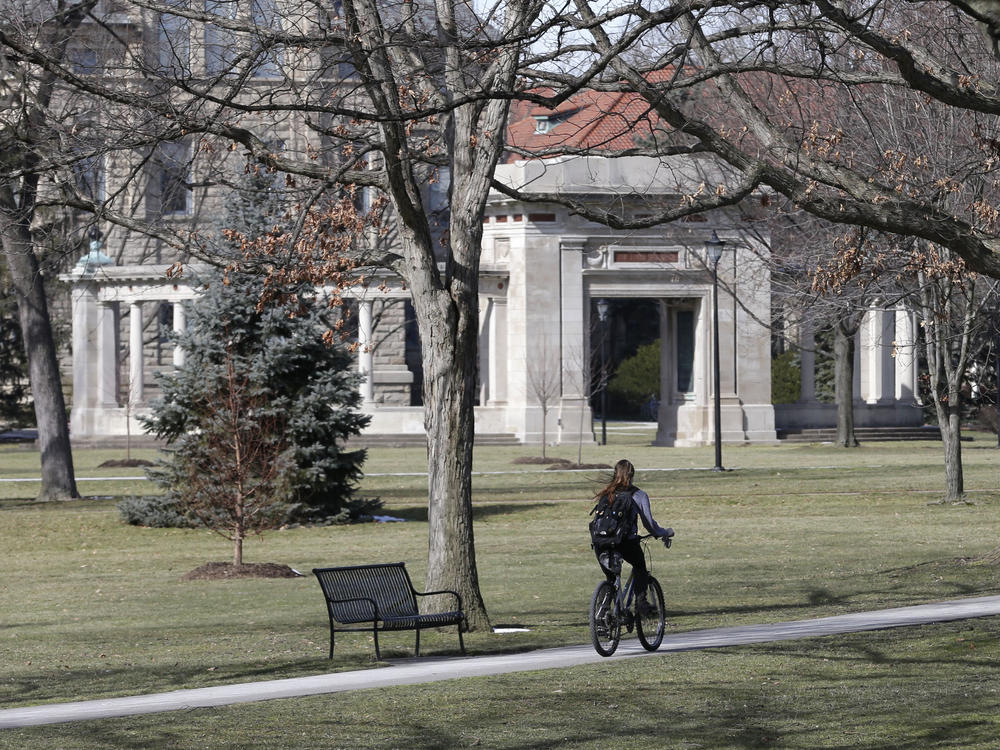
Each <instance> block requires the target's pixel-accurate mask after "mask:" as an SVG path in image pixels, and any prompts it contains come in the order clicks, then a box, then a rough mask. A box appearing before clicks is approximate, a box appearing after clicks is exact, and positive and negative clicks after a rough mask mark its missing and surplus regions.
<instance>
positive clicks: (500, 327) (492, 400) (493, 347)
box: [488, 297, 507, 406]
mask: <svg viewBox="0 0 1000 750" xmlns="http://www.w3.org/2000/svg"><path fill="white" fill-rule="evenodd" d="M489 338H490V353H489V358H490V359H489V402H488V405H490V406H499V405H502V404H506V403H507V298H506V297H490V320H489Z"/></svg>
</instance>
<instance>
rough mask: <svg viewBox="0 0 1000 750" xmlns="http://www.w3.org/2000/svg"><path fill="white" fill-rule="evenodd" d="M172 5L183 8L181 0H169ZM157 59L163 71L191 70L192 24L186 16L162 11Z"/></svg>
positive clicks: (158, 30) (186, 71)
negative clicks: (182, 16)
mask: <svg viewBox="0 0 1000 750" xmlns="http://www.w3.org/2000/svg"><path fill="white" fill-rule="evenodd" d="M168 2H170V4H171V5H174V6H176V7H178V8H183V7H184V6H185V3H183V2H181V1H180V0H173V2H171V0H168ZM157 34H158V44H157V54H158V57H159V59H158V60H157V62H158V64H159V67H160V69H161V70H163V71H167V72H170V73H174V74H176V73H190V72H191V24H190V22H189V21H188V20H187V19H186V18H181V17H180V16H174V15H171V14H169V13H161V14H160V17H159V21H158V28H157Z"/></svg>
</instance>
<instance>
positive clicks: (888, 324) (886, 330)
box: [860, 310, 895, 404]
mask: <svg viewBox="0 0 1000 750" xmlns="http://www.w3.org/2000/svg"><path fill="white" fill-rule="evenodd" d="M861 326H862V330H861V334H862V335H861V341H860V348H861V357H860V359H861V366H862V368H863V370H864V371H863V373H862V388H863V389H864V392H863V393H862V398H863V399H864V400H865V401H866V402H867V403H869V404H886V403H890V402H892V400H893V393H894V389H895V386H894V382H893V381H894V379H895V368H894V366H893V364H892V347H891V346H890V343H891V342H892V340H893V339H894V338H895V329H894V323H893V319H892V317H891V316H890V311H888V310H869V311H868V312H867V313H866V314H865V317H864V321H863V322H862V324H861Z"/></svg>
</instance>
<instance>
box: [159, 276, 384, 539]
mask: <svg viewBox="0 0 1000 750" xmlns="http://www.w3.org/2000/svg"><path fill="white" fill-rule="evenodd" d="M261 288H262V282H261V281H260V279H259V278H257V277H254V276H250V275H247V274H239V273H229V274H226V275H225V276H223V275H221V274H220V275H218V276H216V277H214V278H211V279H209V280H207V281H206V285H205V288H204V292H203V294H202V295H201V296H200V297H199V298H198V299H197V300H196V301H195V302H194V304H193V305H192V308H191V311H190V313H189V321H188V322H189V325H188V328H187V330H186V331H185V332H184V333H183V334H181V335H180V336H179V337H178V340H177V343H178V344H179V346H180V347H181V349H182V350H183V352H184V366H183V367H182V368H180V369H178V370H176V371H175V372H171V373H167V374H164V375H161V376H160V386H161V390H162V398H161V399H160V400H159V401H157V402H156V403H154V404H153V405H152V413H151V416H150V417H148V418H146V419H144V420H143V423H144V426H145V427H146V429H147V430H148V431H149V432H150V433H152V434H154V435H156V436H157V437H159V438H162V439H165V440H166V441H167V454H168V460H167V461H165V462H163V463H162V464H161V465H160V466H158V467H157V468H156V469H154V470H151V472H150V476H151V478H153V479H154V480H155V481H156V482H157V483H158V484H160V485H161V486H163V487H164V488H165V489H166V491H167V496H168V500H169V501H171V502H177V503H178V504H179V506H180V507H181V508H184V509H187V510H189V511H191V510H194V511H196V515H197V516H198V517H199V519H200V520H201V521H202V522H204V523H209V519H208V516H210V515H211V513H208V514H206V513H204V512H200V511H198V506H200V505H201V504H204V503H205V500H204V499H202V498H196V496H197V495H198V489H199V488H198V487H197V486H196V485H197V484H198V483H199V482H202V483H203V482H205V481H206V477H205V476H204V475H203V473H201V472H202V470H204V469H205V467H206V466H207V465H208V464H206V463H205V462H206V460H207V457H208V454H212V461H214V462H216V464H213V465H216V469H215V470H214V471H215V473H216V477H214V478H219V477H222V476H224V475H226V476H230V475H232V472H228V474H227V473H226V472H223V471H222V470H221V469H219V468H218V466H217V463H218V461H219V460H220V459H219V457H218V456H215V455H214V454H215V452H217V451H218V450H219V446H220V445H221V444H224V445H225V446H226V447H225V449H224V452H223V458H224V456H225V455H226V454H229V455H230V460H231V461H233V462H235V461H238V460H242V459H245V455H244V456H238V455H237V453H238V451H237V449H236V447H237V446H238V445H239V439H238V438H239V437H240V436H242V438H243V440H244V443H245V444H244V445H243V448H242V452H243V453H244V454H245V453H247V452H249V448H253V449H254V450H255V451H256V452H257V454H258V455H260V456H263V457H266V458H267V459H268V464H275V463H280V464H281V465H282V471H281V476H270V475H269V474H268V472H269V471H270V470H273V466H271V465H268V466H263V465H262V466H259V467H256V468H255V469H254V470H253V471H251V476H250V479H251V480H253V481H255V482H257V483H260V484H262V489H261V490H260V493H261V494H263V493H264V492H265V491H267V492H269V493H270V494H271V496H272V497H271V500H272V501H273V505H274V511H275V512H273V513H272V512H270V511H268V513H264V512H263V511H262V512H261V515H262V516H265V515H269V514H270V515H271V516H273V518H272V519H271V521H269V522H268V523H269V524H270V523H281V522H285V521H288V520H317V519H318V518H321V517H330V516H335V515H337V514H339V513H341V512H342V511H343V509H344V507H345V505H346V503H347V501H348V499H349V498H350V497H351V494H352V491H353V488H354V485H355V484H356V482H357V480H358V479H359V478H360V476H361V465H362V463H363V461H364V457H365V452H364V451H363V450H355V451H345V450H344V449H343V446H344V442H345V441H346V440H347V439H348V438H349V437H351V436H352V435H357V434H358V433H359V432H360V431H361V430H362V429H363V428H364V427H365V425H366V424H367V423H368V420H369V417H368V416H366V415H364V414H361V413H359V412H357V411H356V408H357V406H358V405H359V403H360V395H359V393H358V389H357V375H356V373H355V372H354V371H353V370H352V368H351V364H352V361H351V358H350V356H349V355H348V354H347V353H346V352H345V351H344V350H343V349H342V348H341V347H339V346H328V345H327V344H326V343H324V341H323V338H322V335H323V333H324V331H326V330H327V329H328V325H327V323H328V321H327V320H326V318H325V315H324V312H325V306H324V305H323V304H322V302H319V301H316V302H315V303H314V304H301V305H300V306H299V307H297V309H295V310H294V315H292V314H290V313H291V312H292V311H291V310H289V309H287V308H281V307H274V306H272V307H269V308H267V309H264V310H262V311H258V310H257V304H256V303H257V300H258V299H259V297H260V292H261ZM297 291H298V294H299V296H300V299H303V301H304V302H307V301H308V302H312V300H308V299H307V298H306V297H304V296H303V294H304V291H305V290H302V289H300V290H297ZM211 491H212V492H218V491H219V490H218V488H213V489H212V490H211Z"/></svg>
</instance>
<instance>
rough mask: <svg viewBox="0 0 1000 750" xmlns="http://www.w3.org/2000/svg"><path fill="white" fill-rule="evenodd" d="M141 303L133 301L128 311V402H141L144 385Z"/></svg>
mask: <svg viewBox="0 0 1000 750" xmlns="http://www.w3.org/2000/svg"><path fill="white" fill-rule="evenodd" d="M142 322H143V321H142V304H141V303H139V302H133V303H132V304H131V305H129V312H128V403H129V406H135V405H137V404H141V403H142V393H143V389H144V387H145V382H144V374H143V360H144V357H143V351H142Z"/></svg>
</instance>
